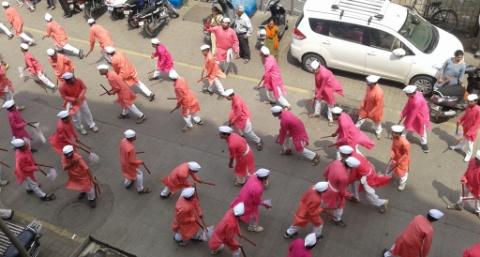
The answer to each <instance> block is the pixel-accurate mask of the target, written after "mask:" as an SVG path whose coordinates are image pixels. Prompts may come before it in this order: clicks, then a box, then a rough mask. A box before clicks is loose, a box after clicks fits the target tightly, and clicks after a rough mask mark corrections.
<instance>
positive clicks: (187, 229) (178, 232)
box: [172, 187, 207, 246]
mask: <svg viewBox="0 0 480 257" xmlns="http://www.w3.org/2000/svg"><path fill="white" fill-rule="evenodd" d="M202 223H203V211H202V208H201V207H200V199H199V198H198V196H197V192H196V190H195V187H187V188H184V189H183V190H182V193H181V194H180V197H179V198H178V200H177V203H176V204H175V216H174V217H173V222H172V230H173V232H174V233H175V234H174V236H173V239H174V240H175V241H176V242H177V243H178V244H179V245H180V246H186V245H187V244H188V242H189V241H190V240H196V241H207V235H206V234H207V231H206V229H207V228H206V227H204V226H205V224H204V223H203V224H202Z"/></svg>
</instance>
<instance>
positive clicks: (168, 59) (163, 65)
mask: <svg viewBox="0 0 480 257" xmlns="http://www.w3.org/2000/svg"><path fill="white" fill-rule="evenodd" d="M150 42H151V43H152V47H153V49H155V51H154V52H153V53H152V55H151V56H150V58H152V59H153V58H155V57H156V58H157V65H156V67H155V70H154V71H153V75H152V77H150V78H149V79H148V80H156V79H160V78H162V77H163V78H165V77H167V76H168V74H169V72H170V71H172V70H173V71H175V70H174V69H173V57H172V54H170V52H169V51H168V49H167V47H165V45H163V44H162V43H160V40H159V39H158V38H152V39H151V40H150Z"/></svg>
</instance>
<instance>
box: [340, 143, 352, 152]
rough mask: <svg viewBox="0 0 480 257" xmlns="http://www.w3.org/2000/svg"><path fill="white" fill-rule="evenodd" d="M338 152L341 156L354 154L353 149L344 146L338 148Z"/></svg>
mask: <svg viewBox="0 0 480 257" xmlns="http://www.w3.org/2000/svg"><path fill="white" fill-rule="evenodd" d="M338 151H339V152H340V153H341V154H352V153H353V148H352V147H351V146H349V145H342V146H340V147H339V148H338Z"/></svg>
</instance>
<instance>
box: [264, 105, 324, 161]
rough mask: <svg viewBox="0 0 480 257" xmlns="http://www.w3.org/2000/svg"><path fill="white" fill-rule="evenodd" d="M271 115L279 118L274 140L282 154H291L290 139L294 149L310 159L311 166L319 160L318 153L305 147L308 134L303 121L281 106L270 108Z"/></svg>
mask: <svg viewBox="0 0 480 257" xmlns="http://www.w3.org/2000/svg"><path fill="white" fill-rule="evenodd" d="M270 110H271V112H272V115H273V117H275V118H278V119H279V120H280V131H279V132H278V136H277V139H276V142H277V143H278V144H280V145H281V146H282V147H283V150H282V153H281V154H282V155H292V149H291V146H290V143H291V142H290V141H293V145H294V146H295V150H296V151H297V152H299V153H302V155H303V156H304V157H305V158H307V159H308V160H310V161H311V162H312V165H313V166H316V165H318V163H319V162H320V155H319V154H318V153H315V152H313V151H312V150H309V149H307V148H306V146H308V140H309V139H308V135H307V131H306V130H305V126H304V125H303V122H302V121H301V120H300V119H299V118H298V117H297V116H295V115H294V114H293V113H291V112H289V111H287V110H284V109H283V108H282V107H281V106H278V105H277V106H274V107H272V108H271V109H270Z"/></svg>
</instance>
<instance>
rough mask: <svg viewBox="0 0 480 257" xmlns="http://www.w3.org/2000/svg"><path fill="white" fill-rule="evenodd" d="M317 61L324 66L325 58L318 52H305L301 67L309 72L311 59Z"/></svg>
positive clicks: (311, 70)
mask: <svg viewBox="0 0 480 257" xmlns="http://www.w3.org/2000/svg"><path fill="white" fill-rule="evenodd" d="M315 60H317V61H319V62H320V64H321V65H322V66H326V63H325V60H324V59H323V58H322V57H321V56H320V55H318V54H306V55H304V56H303V58H302V68H303V69H304V70H306V71H308V72H310V73H313V69H312V67H311V66H310V64H312V62H313V61H315Z"/></svg>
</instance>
